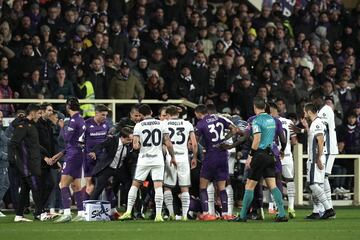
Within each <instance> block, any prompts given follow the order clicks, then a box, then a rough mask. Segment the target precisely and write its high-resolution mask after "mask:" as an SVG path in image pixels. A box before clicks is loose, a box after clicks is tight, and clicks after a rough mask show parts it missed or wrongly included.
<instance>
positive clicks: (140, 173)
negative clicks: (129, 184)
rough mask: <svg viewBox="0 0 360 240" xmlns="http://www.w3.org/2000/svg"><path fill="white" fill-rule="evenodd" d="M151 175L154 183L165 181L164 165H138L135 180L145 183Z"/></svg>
mask: <svg viewBox="0 0 360 240" xmlns="http://www.w3.org/2000/svg"><path fill="white" fill-rule="evenodd" d="M149 173H151V179H152V180H153V181H154V182H162V181H163V180H164V165H153V166H151V165H150V166H148V165H136V170H135V177H134V180H136V181H139V182H143V181H145V179H146V178H147V176H148V175H149Z"/></svg>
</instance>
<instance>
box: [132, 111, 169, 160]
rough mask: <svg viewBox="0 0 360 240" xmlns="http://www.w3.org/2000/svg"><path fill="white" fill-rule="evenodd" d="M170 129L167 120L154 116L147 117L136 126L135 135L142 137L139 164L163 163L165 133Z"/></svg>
mask: <svg viewBox="0 0 360 240" xmlns="http://www.w3.org/2000/svg"><path fill="white" fill-rule="evenodd" d="M168 133H169V130H168V127H167V124H166V122H165V121H160V120H157V119H154V118H150V119H145V120H143V121H141V122H139V123H137V124H136V125H135V127H134V136H138V137H139V138H140V144H141V147H140V153H139V158H138V163H137V164H138V165H149V166H150V165H151V166H156V165H163V164H164V157H163V151H162V143H163V137H164V134H168Z"/></svg>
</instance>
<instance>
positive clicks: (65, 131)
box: [61, 113, 85, 153]
mask: <svg viewBox="0 0 360 240" xmlns="http://www.w3.org/2000/svg"><path fill="white" fill-rule="evenodd" d="M61 134H62V136H63V137H64V140H65V143H66V152H67V153H68V152H72V151H74V150H78V149H79V143H83V142H84V134H85V121H84V119H83V118H82V117H81V115H80V113H75V114H74V115H73V116H72V117H71V118H70V121H69V125H68V126H67V127H66V128H62V129H61Z"/></svg>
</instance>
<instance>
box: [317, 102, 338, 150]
mask: <svg viewBox="0 0 360 240" xmlns="http://www.w3.org/2000/svg"><path fill="white" fill-rule="evenodd" d="M318 117H319V118H320V119H321V120H322V121H323V123H324V125H325V138H326V145H325V147H324V154H339V149H338V144H337V139H336V131H335V128H336V126H335V114H334V111H333V110H332V108H331V107H330V106H328V105H325V106H323V107H322V108H321V109H320V111H319V112H318Z"/></svg>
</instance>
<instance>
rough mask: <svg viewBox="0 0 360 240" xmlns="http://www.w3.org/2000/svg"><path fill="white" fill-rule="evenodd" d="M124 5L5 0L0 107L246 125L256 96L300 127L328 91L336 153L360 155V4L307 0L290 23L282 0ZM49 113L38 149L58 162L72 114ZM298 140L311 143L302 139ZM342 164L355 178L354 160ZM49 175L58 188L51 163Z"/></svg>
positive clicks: (14, 185) (0, 163)
mask: <svg viewBox="0 0 360 240" xmlns="http://www.w3.org/2000/svg"><path fill="white" fill-rule="evenodd" d="M125 2H126V1H125V0H99V1H96V0H89V1H87V0H64V1H51V0H40V1H36V0H28V1H25V0H14V1H5V0H0V101H1V99H13V98H36V99H49V98H52V99H64V101H65V99H68V98H69V97H76V98H78V99H139V101H141V100H142V99H159V100H163V101H164V105H165V104H166V102H165V101H166V100H167V99H186V100H189V101H191V102H194V103H196V104H201V103H204V104H207V105H215V106H216V111H217V112H219V113H226V114H230V115H239V116H240V117H241V118H242V119H245V120H247V119H248V118H249V117H251V116H253V115H254V110H253V104H252V102H253V99H254V98H255V97H260V98H263V99H264V100H266V101H267V102H274V103H276V105H277V107H278V110H279V116H281V117H287V118H289V119H291V120H292V121H293V122H294V123H295V125H296V126H298V127H303V125H304V116H303V106H304V104H305V103H306V102H308V101H309V100H310V98H311V96H313V95H314V96H322V98H323V100H324V101H325V102H326V104H327V105H329V106H331V108H332V109H333V111H334V113H335V117H336V119H335V123H336V129H337V138H338V142H339V151H340V153H348V154H359V153H360V125H359V124H360V71H359V66H360V65H359V64H360V59H359V56H360V48H359V46H360V4H358V5H357V7H356V8H354V9H350V10H349V9H345V7H344V6H343V5H342V4H341V1H336V0H324V1H309V3H308V4H307V6H306V7H303V8H299V7H297V6H295V8H294V12H293V13H292V15H291V17H288V18H287V17H284V16H283V14H282V10H281V6H280V4H278V3H274V4H273V5H272V6H263V8H262V10H261V12H257V10H256V9H254V8H253V7H251V6H250V5H249V4H247V3H246V2H245V1H240V3H235V2H236V1H231V0H228V1H224V3H223V4H217V5H214V4H210V3H208V1H207V0H198V1H194V0H187V1H185V0H184V1H177V0H163V1H161V0H133V1H129V2H127V3H125ZM53 107H54V108H56V110H58V111H56V112H53ZM160 107H161V106H158V107H154V108H153V112H154V113H158V112H159V113H161V111H159V110H161V108H160ZM80 108H81V113H82V116H83V117H84V118H90V117H94V116H95V112H96V111H95V105H93V104H82V105H81V106H80ZM118 108H119V109H117V110H118V111H117V116H116V119H117V120H120V122H119V123H117V124H115V126H116V127H114V128H113V131H114V132H119V131H120V130H121V128H122V127H124V126H128V124H129V122H127V121H131V122H132V123H134V122H137V121H138V120H136V116H134V112H133V110H134V109H135V108H132V109H130V108H128V107H124V106H118ZM25 109H26V106H25V105H21V104H5V103H0V119H1V118H2V117H16V118H17V119H18V118H19V116H24V115H26V114H27V113H25V112H24V111H23V110H25ZM42 110H43V114H42V119H43V123H42V125H44V126H45V127H44V126H42V127H40V130H38V131H39V133H41V134H43V135H41V134H40V135H41V136H43V138H42V139H41V138H40V145H41V146H43V145H46V144H48V143H47V141H49V142H51V143H52V144H50V145H48V146H46V147H45V148H46V149H47V151H48V153H49V157H50V155H51V156H53V155H55V154H56V153H58V152H60V151H61V150H62V149H64V147H65V146H64V139H62V137H61V134H60V129H61V128H62V126H61V124H63V121H62V119H64V114H67V112H66V111H65V106H64V105H55V106H51V105H47V104H45V105H42ZM47 110H48V112H47ZM183 111H187V112H188V117H193V116H194V115H193V113H192V110H190V109H187V110H186V109H183ZM135 112H136V111H135ZM129 114H130V120H129V119H128V116H129ZM134 118H135V119H134ZM59 119H60V121H59ZM0 122H2V121H0ZM132 123H130V125H131V124H132ZM132 126H133V125H132ZM13 127H14V126H13V125H11V126H10V127H8V128H7V129H6V130H3V129H1V130H0V136H1V142H0V149H1V155H0V174H2V175H1V176H0V178H1V179H0V180H1V181H0V184H1V185H0V197H1V198H2V197H3V195H5V193H6V192H8V194H7V196H6V199H5V202H6V203H7V206H9V203H11V204H12V206H13V207H14V208H16V206H17V205H18V204H19V203H18V202H17V201H18V199H19V196H18V194H19V193H18V189H19V184H20V181H19V176H18V175H19V174H18V173H17V172H16V171H14V169H12V168H11V167H8V161H7V143H8V142H9V139H10V138H11V133H12V132H13V130H14V129H13ZM44 129H45V130H44ZM46 131H48V132H46ZM49 131H50V132H49ZM298 139H299V142H301V143H303V144H304V145H306V135H305V134H302V133H300V134H298ZM41 141H43V143H42V142H41ZM304 149H306V147H304ZM238 152H241V151H239V149H238ZM45 167H47V166H45ZM334 169H336V171H335V170H334V171H335V172H336V173H339V174H346V173H349V172H350V173H351V172H353V166H352V165H351V164H349V162H348V161H337V162H336V163H335V168H334ZM239 171H240V170H239ZM130 172H131V171H130ZM48 173H49V174H50V175H51V177H52V178H53V180H54V182H56V183H57V182H59V181H60V179H59V174H58V172H57V170H56V168H55V167H54V169H52V168H51V169H50V170H49V171H48ZM7 175H9V178H10V182H11V185H10V190H9V191H7V190H8V186H9V183H8V181H7ZM130 183H131V182H130ZM126 184H129V182H126ZM126 184H124V185H126ZM56 185H57V184H56ZM87 187H89V186H87ZM128 187H130V186H126V187H124V189H127V190H128ZM332 187H333V190H335V188H336V189H337V191H338V192H339V193H341V192H342V191H343V190H344V188H351V183H350V182H349V181H347V180H346V179H344V178H338V179H336V180H335V181H334V182H333V183H332ZM127 190H126V191H127ZM51 191H52V193H49V196H50V200H49V204H50V205H48V207H49V208H50V209H54V208H60V206H61V203H60V202H61V201H60V193H59V192H60V191H59V189H55V190H53V188H51V189H50V190H49V192H51ZM124 191H125V190H124ZM144 191H145V190H144ZM143 194H144V196H146V193H143ZM123 195H124V196H125V198H126V194H123ZM238 195H239V194H238V193H235V196H236V198H237V199H239V198H240V197H239V196H238ZM122 202H125V199H123V200H122ZM27 205H28V204H27ZM138 208H141V205H140V206H138Z"/></svg>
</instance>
